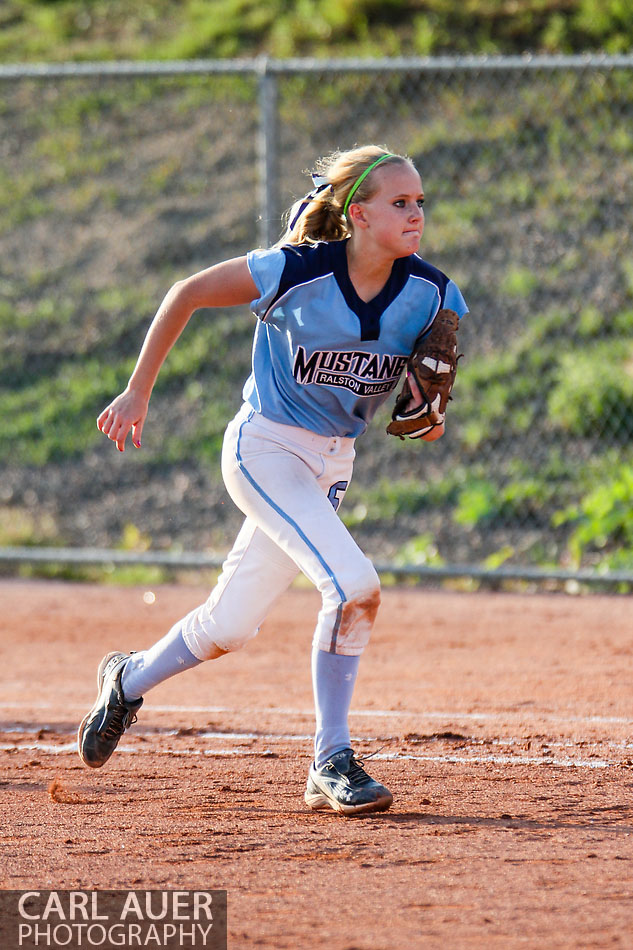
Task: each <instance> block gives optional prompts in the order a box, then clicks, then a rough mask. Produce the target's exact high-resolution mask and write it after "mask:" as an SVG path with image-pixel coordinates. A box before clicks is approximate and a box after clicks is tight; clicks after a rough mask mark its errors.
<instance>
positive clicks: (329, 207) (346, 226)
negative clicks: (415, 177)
mask: <svg viewBox="0 0 633 950" xmlns="http://www.w3.org/2000/svg"><path fill="white" fill-rule="evenodd" d="M377 162H380V165H379V166H378V167H379V168H382V167H383V166H384V165H402V164H407V165H411V167H413V162H412V161H411V159H410V158H408V157H407V156H405V155H396V154H395V153H393V152H390V151H388V150H387V149H385V148H381V147H380V146H379V145H363V146H361V147H359V148H352V149H348V150H347V151H345V152H340V151H337V152H332V153H331V154H330V155H326V156H325V157H324V158H321V159H319V160H318V162H317V163H316V165H315V171H314V174H316V175H318V176H319V177H320V178H321V179H324V180H326V181H327V182H328V183H329V185H330V187H329V188H325V189H323V190H321V191H319V192H318V193H315V192H312V193H311V194H310V195H307V196H306V197H305V198H302V199H300V200H299V201H296V202H295V203H294V205H293V206H292V208H291V209H290V211H288V213H287V215H286V230H285V232H284V234H283V235H282V237H281V238H280V239H279V241H278V242H277V244H276V245H275V246H276V247H280V246H281V245H282V244H316V243H318V242H319V241H340V240H342V239H343V238H346V237H349V235H350V234H351V229H352V226H351V223H350V221H349V219H348V218H347V217H346V215H345V214H344V212H343V209H344V207H345V203H346V201H347V200H348V198H349V196H350V194H351V193H352V192H353V200H354V202H356V201H369V200H370V199H371V198H373V196H374V195H375V193H376V191H377V190H378V189H377V184H376V178H375V175H374V172H373V170H372V171H370V172H369V174H367V175H365V173H366V172H367V171H368V170H369V169H370V168H371V167H372V165H375V164H376V163H377ZM363 176H365V177H364V178H363ZM361 178H362V181H359V179H361ZM355 185H357V187H356V188H354V186H355ZM306 201H307V202H308V203H307V207H306V208H305V210H304V211H303V212H301V205H302V204H304V203H306ZM293 220H294V225H293V226H291V222H293Z"/></svg>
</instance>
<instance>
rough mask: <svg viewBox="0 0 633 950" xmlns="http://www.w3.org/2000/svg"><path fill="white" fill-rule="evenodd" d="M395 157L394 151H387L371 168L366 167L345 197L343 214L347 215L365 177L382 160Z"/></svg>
mask: <svg viewBox="0 0 633 950" xmlns="http://www.w3.org/2000/svg"><path fill="white" fill-rule="evenodd" d="M393 157H394V156H393V153H392V152H385V154H384V155H381V156H380V158H377V159H376V161H375V162H374V163H373V164H372V165H370V166H369V168H366V169H365V171H364V172H363V174H362V175H361V176H360V178H357V179H356V181H355V182H354V184H353V185H352V187H351V188H350V191H349V194H348V196H347V198H346V199H345V204H344V205H343V214H344V215H346V216H347V209H348V208H349V205H350V201H351V200H352V198H353V197H354V194H355V193H356V192H357V191H358V188H359V187H360V185H362V183H363V182H364V181H365V179H366V178H367V176H368V175H369V173H370V172H371V171H373V170H374V168H375V167H376V165H380V163H381V162H382V161H384V160H385V158H393Z"/></svg>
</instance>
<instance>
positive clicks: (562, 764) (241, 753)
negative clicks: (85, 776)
mask: <svg viewBox="0 0 633 950" xmlns="http://www.w3.org/2000/svg"><path fill="white" fill-rule="evenodd" d="M0 751H2V752H14V753H15V752H24V751H28V752H43V753H46V754H48V755H65V754H67V753H69V752H76V751H77V743H76V742H67V743H64V744H63V745H51V744H49V743H45V742H30V743H26V744H22V745H16V744H14V743H9V742H3V743H0ZM121 753H124V754H128V755H129V754H131V755H169V756H177V757H179V758H200V757H210V758H214V757H215V758H217V757H223V758H245V757H252V758H266V757H275V756H276V753H275V751H274V750H273V749H260V750H255V749H239V748H238V749H165V748H159V749H145V748H136V747H131V746H125V745H122V746H119V748H118V749H117V755H119V754H121ZM372 759H383V760H388V761H411V762H435V763H440V764H446V765H451V764H455V765H490V764H492V765H534V766H555V767H558V768H577V769H608V768H615V767H618V766H622V763H621V762H610V761H608V760H607V759H574V758H571V757H555V756H549V755H548V756H546V757H543V758H539V757H537V756H533V755H499V754H498V753H491V754H490V755H481V754H477V755H452V754H448V755H424V754H423V755H417V754H415V753H402V752H384V753H381V752H377V753H375V754H374V755H372Z"/></svg>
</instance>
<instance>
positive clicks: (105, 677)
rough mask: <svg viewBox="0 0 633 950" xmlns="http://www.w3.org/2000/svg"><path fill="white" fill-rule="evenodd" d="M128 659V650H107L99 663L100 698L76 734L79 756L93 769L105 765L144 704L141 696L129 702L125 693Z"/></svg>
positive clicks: (98, 697) (98, 686)
mask: <svg viewBox="0 0 633 950" xmlns="http://www.w3.org/2000/svg"><path fill="white" fill-rule="evenodd" d="M129 658H130V654H129V653H108V655H107V656H104V658H103V659H102V660H101V663H100V664H99V669H98V671H97V688H98V690H99V694H98V696H97V701H96V703H95V704H94V706H93V707H92V709H91V710H90V712H89V713H88V715H87V716H86V717H85V719H84V720H83V721H82V723H81V725H80V726H79V732H78V734H77V742H78V751H79V757H80V759H81V761H82V762H83V763H84V764H85V765H89V766H90V768H91V769H100V768H101V766H102V765H105V764H106V762H107V761H108V759H109V758H110V756H111V755H112V753H113V752H114V750H115V749H116V747H117V745H118V744H119V739H120V738H121V736H122V735H123V733H124V732H125V730H126V729H128V728H129V727H130V726H131V725H132V724H133V723H135V722H136V713H137V710H139V709H140V708H141V706H142V705H143V700H142V699H135V700H134V702H131V703H129V702H127V700H126V699H125V698H124V696H123V690H122V689H121V673H122V672H123V667H124V666H125V664H126V663H127V661H128V660H129Z"/></svg>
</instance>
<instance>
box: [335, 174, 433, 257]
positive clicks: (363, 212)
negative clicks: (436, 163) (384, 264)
mask: <svg viewBox="0 0 633 950" xmlns="http://www.w3.org/2000/svg"><path fill="white" fill-rule="evenodd" d="M374 174H375V175H376V179H377V184H378V190H377V191H376V193H375V194H374V196H373V197H372V198H370V199H369V201H362V202H357V203H356V204H355V203H354V202H353V201H352V204H351V205H350V212H351V214H352V221H353V222H354V229H355V230H358V231H360V232H361V234H362V240H363V241H365V240H366V239H371V240H372V241H373V242H374V243H375V245H376V250H383V251H385V252H387V253H388V254H389V255H390V256H392V257H393V258H394V259H395V258H398V257H408V256H409V254H415V253H416V252H417V250H418V248H419V246H420V240H421V238H422V232H423V231H424V211H423V209H422V205H423V204H424V192H423V191H422V182H421V181H420V176H419V175H418V173H417V171H416V170H415V168H412V167H411V166H410V165H408V164H404V163H403V164H399V165H385V166H384V167H383V168H377V169H376V171H375V172H374Z"/></svg>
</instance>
